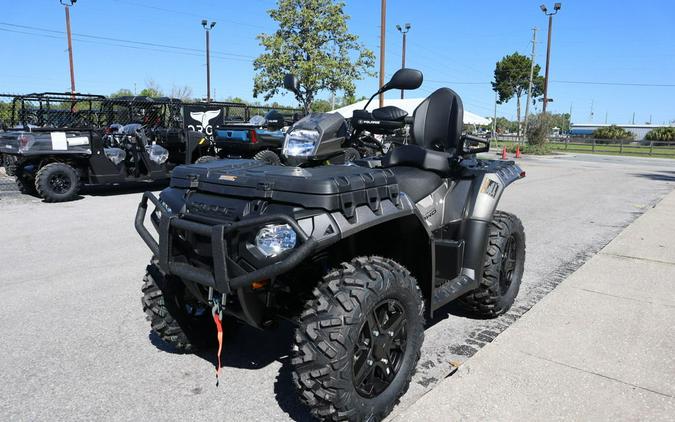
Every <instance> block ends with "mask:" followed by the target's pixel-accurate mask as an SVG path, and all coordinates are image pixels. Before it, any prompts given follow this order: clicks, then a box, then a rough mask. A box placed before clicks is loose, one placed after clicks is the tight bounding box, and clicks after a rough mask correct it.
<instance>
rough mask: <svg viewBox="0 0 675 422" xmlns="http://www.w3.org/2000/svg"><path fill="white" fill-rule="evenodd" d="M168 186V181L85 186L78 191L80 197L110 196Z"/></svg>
mask: <svg viewBox="0 0 675 422" xmlns="http://www.w3.org/2000/svg"><path fill="white" fill-rule="evenodd" d="M167 186H169V180H168V179H167V180H165V181H160V182H147V183H138V182H136V183H132V182H129V183H121V184H119V185H87V186H83V187H82V190H80V194H82V195H90V196H112V195H124V194H128V193H143V192H145V191H148V190H161V189H164V188H165V187H167Z"/></svg>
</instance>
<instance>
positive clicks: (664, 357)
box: [393, 191, 675, 421]
mask: <svg viewBox="0 0 675 422" xmlns="http://www.w3.org/2000/svg"><path fill="white" fill-rule="evenodd" d="M589 206H592V204H589ZM393 419H394V420H395V421H467V420H477V421H486V420H487V421H493V420H499V421H503V420H509V421H510V420H527V421H530V420H547V421H548V420H592V421H597V420H650V421H654V420H670V421H673V420H675V191H674V192H671V193H670V194H669V195H667V196H666V197H665V198H664V199H663V200H662V201H661V202H660V203H659V204H658V205H657V206H656V207H655V208H653V209H651V210H649V211H647V212H646V213H645V214H644V215H642V216H641V217H640V218H639V219H637V220H636V221H635V222H634V223H633V224H631V225H630V226H629V227H628V228H626V229H625V230H624V231H623V232H622V233H621V234H620V235H619V236H617V237H616V238H615V239H614V240H613V241H612V242H611V243H610V244H609V245H607V246H606V247H605V248H604V249H603V250H602V251H601V252H600V253H599V254H597V255H596V256H594V257H593V258H591V259H590V260H589V261H588V262H587V263H586V264H585V265H583V266H582V267H581V268H580V269H579V270H577V271H576V272H575V273H574V274H572V275H571V276H570V277H569V278H567V279H566V280H565V281H564V282H562V283H561V284H560V286H558V287H557V288H556V289H555V290H554V291H553V292H551V293H550V294H549V295H548V296H546V297H545V298H544V299H543V300H542V301H541V302H539V303H538V304H537V305H535V306H534V307H533V308H532V309H531V310H530V311H529V312H528V313H527V314H525V315H524V316H523V317H522V318H521V319H520V320H518V321H517V322H516V323H514V324H513V325H512V326H511V327H509V328H508V329H507V330H506V331H505V332H504V333H502V334H501V335H500V336H499V337H497V338H496V339H495V341H494V342H492V343H491V344H489V345H487V346H485V347H484V348H483V349H481V350H480V351H479V352H478V353H476V354H475V355H474V356H473V357H471V358H470V359H469V360H468V361H467V362H466V363H465V364H464V365H462V366H461V367H460V368H459V369H458V371H457V372H456V373H455V374H454V375H452V376H451V377H449V378H447V379H445V380H444V381H443V382H441V383H440V384H439V385H438V386H437V387H436V388H434V389H433V390H431V391H430V392H429V393H427V394H426V395H425V396H423V397H422V398H421V399H420V400H418V401H417V402H415V403H414V404H413V405H412V406H410V407H409V408H407V409H406V410H404V411H402V412H401V413H398V414H397V415H396V416H395V417H394V418H393Z"/></svg>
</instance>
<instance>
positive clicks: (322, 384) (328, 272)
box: [135, 69, 525, 421]
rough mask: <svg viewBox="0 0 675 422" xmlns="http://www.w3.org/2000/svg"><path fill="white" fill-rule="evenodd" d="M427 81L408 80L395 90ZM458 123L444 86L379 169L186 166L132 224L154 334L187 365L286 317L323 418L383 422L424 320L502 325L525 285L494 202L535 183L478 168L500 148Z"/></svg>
mask: <svg viewBox="0 0 675 422" xmlns="http://www.w3.org/2000/svg"><path fill="white" fill-rule="evenodd" d="M420 78H421V74H420V73H419V72H417V71H413V70H411V69H401V70H399V71H398V72H396V74H394V76H393V77H392V79H391V80H390V81H389V82H388V83H387V84H386V85H385V88H384V90H386V89H408V88H410V87H411V86H415V85H417V86H419V83H420V82H421V81H420ZM462 117H463V107H462V101H461V99H460V97H459V96H458V95H457V94H456V93H455V92H454V91H452V90H451V89H448V88H440V89H438V90H436V91H435V92H433V93H432V94H431V95H430V96H429V97H427V98H426V99H425V100H424V101H423V102H422V103H421V104H420V106H419V107H417V109H416V110H415V112H414V115H413V117H412V137H411V139H410V143H409V144H408V145H402V146H399V147H396V148H392V149H390V150H389V151H388V152H387V153H386V154H385V155H384V156H382V157H376V158H369V159H362V160H356V161H355V162H353V163H350V164H346V165H330V166H316V167H307V168H300V167H290V166H270V165H267V164H265V163H263V162H260V161H255V160H222V161H211V162H208V163H204V164H195V165H186V166H179V167H177V168H176V169H175V170H174V173H173V175H172V179H171V184H170V186H169V187H168V188H166V189H165V190H163V191H162V192H161V193H160V195H159V197H158V198H157V197H155V196H154V195H153V194H152V193H150V192H146V193H145V194H144V195H143V197H142V199H141V202H140V204H139V207H138V210H137V214H136V219H135V227H136V230H137V231H138V233H139V235H140V236H141V238H142V239H143V241H144V242H145V243H146V244H147V246H148V247H149V248H150V250H151V251H152V255H153V257H152V260H151V262H150V265H148V267H147V273H146V275H145V278H144V280H143V287H142V290H143V300H142V304H143V309H144V311H145V312H146V314H147V317H148V320H149V321H150V324H151V327H152V329H153V330H154V331H155V332H156V334H157V335H158V336H159V337H160V338H162V339H163V340H165V341H166V342H168V343H170V344H171V345H173V346H174V347H175V348H177V349H178V350H182V351H185V352H189V351H194V350H196V349H198V348H200V347H204V346H206V345H208V344H210V343H212V342H213V340H215V339H216V338H219V339H222V332H221V330H222V328H221V327H222V323H223V322H224V321H231V320H233V319H234V320H238V321H241V322H244V323H246V324H249V325H251V326H253V327H257V328H259V329H261V330H268V329H272V328H273V327H275V325H276V322H277V321H278V320H279V319H281V318H284V319H289V320H291V321H293V322H294V323H295V325H296V326H297V328H296V332H295V338H294V345H293V347H292V356H293V357H292V366H293V368H292V370H293V380H294V383H295V386H296V387H297V390H298V393H299V396H300V398H301V400H302V401H303V402H304V403H305V404H306V405H307V406H308V407H309V408H310V410H311V412H312V414H313V415H314V416H316V417H317V418H321V419H326V420H353V421H357V420H358V421H360V420H380V419H382V418H384V417H385V416H386V415H387V414H388V413H389V412H391V410H392V409H393V407H394V406H395V404H396V403H397V401H398V400H399V398H400V397H401V396H402V395H403V394H404V393H405V392H406V390H407V389H408V386H409V383H410V381H411V378H412V375H413V373H414V371H415V366H416V365H417V361H418V359H419V356H420V348H421V346H422V341H423V338H424V324H425V318H431V317H433V315H434V314H435V313H437V312H439V311H442V310H441V308H442V307H443V306H445V305H446V304H448V303H449V302H452V301H458V302H459V303H460V304H461V305H462V306H463V307H465V308H466V309H467V310H468V311H469V312H470V313H472V314H473V315H476V316H477V317H481V318H485V317H496V316H498V315H501V314H503V313H504V312H506V311H507V310H508V309H509V308H510V307H511V305H512V304H513V302H514V299H515V297H516V295H517V293H518V289H519V286H520V282H521V278H522V275H523V266H524V262H525V233H524V229H523V225H522V223H521V221H520V220H519V219H518V217H516V216H515V215H513V214H509V213H506V212H503V211H499V210H497V204H498V202H499V200H500V197H501V195H502V193H503V192H504V189H505V188H506V187H507V186H509V185H510V184H511V183H512V182H514V181H516V180H518V179H520V178H522V177H524V176H525V172H523V171H522V170H521V169H520V168H519V167H518V166H517V165H516V164H515V163H514V162H512V161H495V160H484V159H478V158H477V157H476V154H477V153H480V152H486V151H488V149H489V142H487V141H485V140H483V139H481V138H476V137H472V136H469V135H465V134H463V124H462ZM335 119H336V118H335V114H314V115H312V117H311V119H310V120H311V122H312V125H310V124H309V123H307V124H306V125H303V129H302V130H303V135H302V139H304V141H302V142H307V143H310V142H311V143H320V142H323V140H324V138H328V139H334V138H335V137H336V132H335V131H332V130H329V128H331V127H335V126H336V125H338V123H337V122H336V121H335ZM338 134H339V133H338ZM290 136H293V135H292V132H291V135H290ZM339 141H340V140H339V139H335V142H336V143H338V142H339ZM298 142H300V141H298ZM301 146H302V145H298V147H301ZM150 204H152V205H153V206H154V209H153V210H152V212H151V213H150V214H149V217H148V220H149V222H146V214H147V209H148V207H149V206H150ZM148 225H152V226H153V227H154V230H155V231H157V232H158V240H155V236H154V235H153V234H152V233H151V229H150V228H149V227H147V226H148ZM216 333H218V335H217V334H216ZM219 350H220V349H219ZM219 353H220V351H219ZM218 359H220V357H218Z"/></svg>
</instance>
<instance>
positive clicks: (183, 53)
mask: <svg viewBox="0 0 675 422" xmlns="http://www.w3.org/2000/svg"><path fill="white" fill-rule="evenodd" d="M0 31H4V32H12V33H16V34H25V35H32V36H36V37H44V38H53V39H59V40H60V39H61V37H59V36H55V35H49V34H36V33H32V32H25V31H17V30H14V29H5V28H0ZM75 41H77V42H83V43H89V44H95V45H107V46H112V47H122V48H130V49H134V50H142V51H156V52H159V53H164V54H179V55H182V56H192V57H203V53H201V54H200V53H196V52H188V51H174V50H162V49H159V48H152V47H139V46H135V45H124V44H115V43H109V42H101V41H93V40H86V39H79V38H75ZM214 57H215V58H218V59H221V60H229V61H240V62H246V63H250V62H252V60H248V59H240V58H236V57H224V56H219V55H215V56H214Z"/></svg>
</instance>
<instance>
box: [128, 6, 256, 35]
mask: <svg viewBox="0 0 675 422" xmlns="http://www.w3.org/2000/svg"><path fill="white" fill-rule="evenodd" d="M115 1H116V2H117V3H124V4H127V5H130V6H136V7H144V8H146V9H153V10H159V11H162V12H169V13H175V14H178V15H182V16H194V17H197V18H200V19H201V18H202V17H203V15H200V14H197V13H190V12H183V11H180V10H175V9H167V8H164V7H157V6H148V5H146V4H141V3H135V2H130V1H126V0H115ZM213 18H214V19H218V20H219V21H222V22H227V23H231V24H234V25H240V26H248V27H251V28H258V29H268V28H267V27H265V26H262V25H254V24H251V23H246V22H238V21H233V20H229V19H225V18H223V17H220V16H213Z"/></svg>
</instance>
